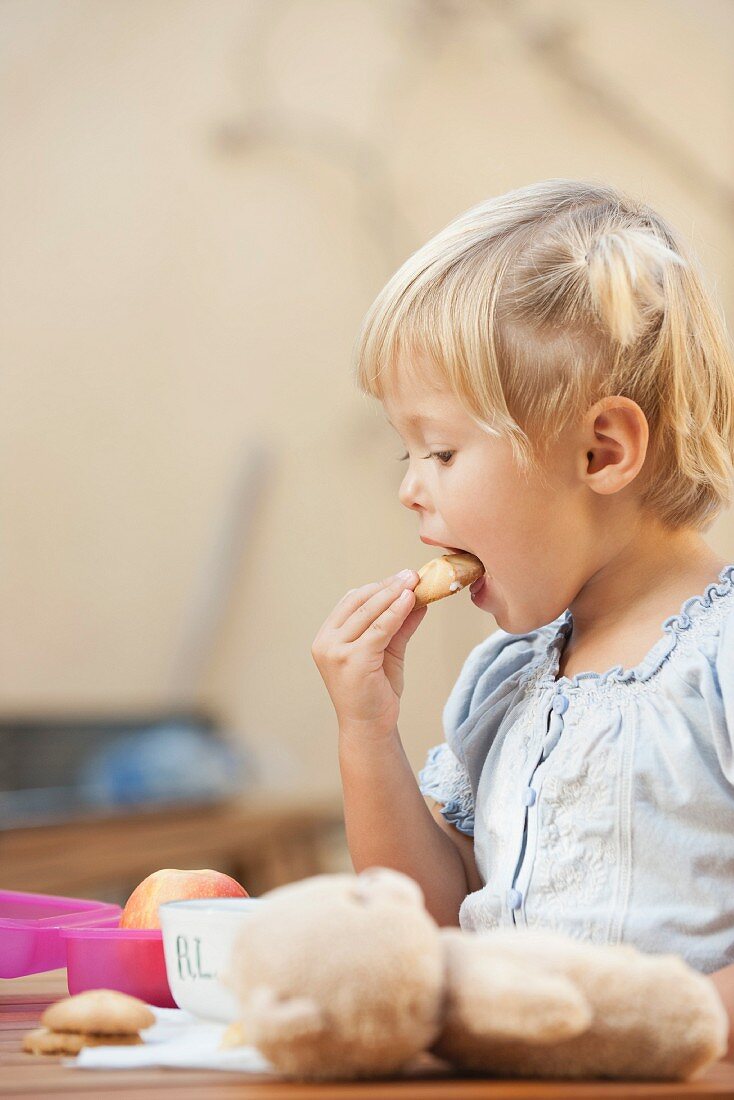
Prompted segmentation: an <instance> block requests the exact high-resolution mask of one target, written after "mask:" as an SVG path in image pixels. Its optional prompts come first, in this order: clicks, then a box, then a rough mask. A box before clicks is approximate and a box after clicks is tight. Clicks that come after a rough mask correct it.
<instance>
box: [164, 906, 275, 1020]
mask: <svg viewBox="0 0 734 1100" xmlns="http://www.w3.org/2000/svg"><path fill="white" fill-rule="evenodd" d="M261 903H262V899H261V898H189V899H187V900H185V901H166V902H164V903H163V904H162V905H161V906H160V907H159V910H158V912H159V917H160V922H161V929H162V932H163V952H164V955H165V958H166V974H167V975H168V984H169V986H170V987H171V994H172V995H173V999H174V1001H175V1002H176V1004H177V1005H178V1007H179V1008H185V1009H186V1010H187V1011H188V1012H192V1013H193V1014H194V1015H195V1016H201V1017H203V1018H204V1019H206V1020H219V1021H221V1022H222V1023H231V1022H232V1021H233V1020H236V1019H238V1018H239V1015H240V1011H239V1005H238V1003H237V1000H236V998H235V996H234V994H233V993H232V991H231V990H230V989H229V988H228V987H227V986H226V985H224V984H223V983H222V981H221V976H223V975H225V974H226V973H228V971H229V967H230V955H231V952H232V947H233V944H234V941H235V937H236V936H237V933H238V932H239V930H240V929H241V928H242V926H243V925H245V924H246V923H247V920H248V918H249V917H250V916H251V915H252V913H253V912H254V911H255V910H256V909H257V907H258V906H259V905H260V904H261Z"/></svg>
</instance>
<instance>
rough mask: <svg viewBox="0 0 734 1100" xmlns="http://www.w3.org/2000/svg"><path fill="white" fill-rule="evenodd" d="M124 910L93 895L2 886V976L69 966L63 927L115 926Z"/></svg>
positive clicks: (0, 965)
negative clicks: (71, 895)
mask: <svg viewBox="0 0 734 1100" xmlns="http://www.w3.org/2000/svg"><path fill="white" fill-rule="evenodd" d="M121 912H122V910H121V908H120V906H119V905H112V904H111V903H109V902H103V901H93V900H91V899H89V898H66V897H60V896H59V895H57V894H28V893H23V892H22V891H18V890H0V978H21V977H23V975H25V974H38V973H40V972H41V971H43V970H57V969H58V968H59V967H63V966H66V944H65V942H64V940H63V939H62V936H61V932H62V929H64V928H70V927H81V926H85V927H90V926H93V927H105V926H106V927H109V926H112V927H115V926H116V925H117V924H118V923H119V921H120V914H121Z"/></svg>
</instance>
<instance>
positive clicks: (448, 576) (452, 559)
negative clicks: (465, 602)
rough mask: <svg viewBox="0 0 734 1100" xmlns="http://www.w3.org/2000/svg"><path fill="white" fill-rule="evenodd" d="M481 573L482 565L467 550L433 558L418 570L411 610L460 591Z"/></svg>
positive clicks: (482, 571)
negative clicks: (413, 602)
mask: <svg viewBox="0 0 734 1100" xmlns="http://www.w3.org/2000/svg"><path fill="white" fill-rule="evenodd" d="M483 573H484V566H483V565H482V563H481V561H480V560H479V558H477V557H476V556H475V555H474V554H470V553H469V552H468V551H464V550H462V551H460V552H457V553H452V554H444V555H443V556H442V557H440V558H433V559H432V560H431V561H429V562H426V564H425V565H424V566H423V568H422V569H419V570H418V576H419V577H420V580H419V581H418V583H417V585H416V586H415V588H414V589H413V591H414V592H415V604H414V606H413V610H415V608H416V607H425V606H426V604H429V603H433V602H434V601H435V600H442V599H443V598H444V596H453V595H454V593H455V592H460V591H461V590H462V588H466V586H467V585H469V584H472V583H473V582H474V581H478V580H479V578H480V577H481V576H482V574H483Z"/></svg>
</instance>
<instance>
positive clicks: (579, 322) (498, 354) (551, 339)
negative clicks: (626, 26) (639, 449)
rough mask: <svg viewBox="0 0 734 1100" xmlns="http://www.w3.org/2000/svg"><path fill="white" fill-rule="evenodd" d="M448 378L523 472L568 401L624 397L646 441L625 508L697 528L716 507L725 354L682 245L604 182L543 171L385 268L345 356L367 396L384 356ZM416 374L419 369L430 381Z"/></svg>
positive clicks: (731, 424)
mask: <svg viewBox="0 0 734 1100" xmlns="http://www.w3.org/2000/svg"><path fill="white" fill-rule="evenodd" d="M420 357H425V360H426V361H427V363H428V366H429V374H430V375H434V373H435V377H436V378H437V380H438V381H439V383H440V384H442V385H446V386H448V388H449V389H450V390H451V392H453V393H454V394H455V395H456V397H457V398H458V399H459V400H460V401H461V403H462V405H463V406H464V407H465V409H466V410H467V412H468V413H469V414H470V415H471V416H472V418H473V419H474V421H475V422H476V423H477V424H478V425H479V426H480V427H482V428H483V430H485V431H486V432H487V433H489V434H492V435H495V436H504V437H505V438H509V440H510V441H511V443H512V449H513V452H514V455H515V458H516V461H517V463H518V465H519V466H520V468H521V470H523V471H524V472H525V474H526V475H527V474H528V472H529V471H530V470H531V469H534V470H536V472H541V471H542V461H543V458H544V455H545V451H546V449H547V448H548V447H550V445H551V444H552V443H553V442H554V441H557V440H558V439H559V437H560V436H561V435H562V433H563V431H564V429H565V428H566V427H567V426H568V425H569V424H570V423H572V422H574V421H575V420H576V418H577V417H578V416H579V414H580V413H583V412H585V411H586V410H587V409H588V408H589V407H590V406H591V405H593V404H594V403H596V402H597V401H599V400H601V399H602V398H604V397H611V396H616V395H621V396H625V397H627V398H630V399H631V400H633V401H635V402H636V403H637V404H638V405H639V406H640V408H641V409H642V411H643V413H644V414H645V416H646V418H647V421H648V426H649V430H650V442H649V447H648V453H647V456H646V459H645V464H644V466H643V470H644V471H645V473H646V478H645V479H644V482H642V484H643V485H644V488H643V489H642V491H641V494H640V505H641V507H643V508H646V509H648V510H649V511H651V512H653V513H654V514H656V515H657V516H658V517H659V519H660V520H661V521H662V522H663V523H664V524H665V525H666V526H669V527H679V526H684V525H686V526H688V525H690V526H693V527H695V528H700V529H704V530H705V529H706V528H707V527H708V526H709V525H710V524H711V523H712V522H713V520H714V519H715V518H716V515H717V514H718V513H719V511H721V509H722V508H726V507H728V506H729V504H730V501H731V495H732V476H733V474H734V363H733V361H732V355H731V349H730V347H729V345H728V340H727V334H726V327H725V322H724V318H723V315H722V314H721V313H720V311H719V309H718V308H717V306H716V304H715V302H714V300H713V298H712V296H711V295H710V294H709V292H708V291H707V290H706V287H705V285H704V280H703V276H702V275H701V273H700V271H699V269H698V266H697V263H696V261H695V260H694V258H693V256H692V254H690V253H689V252H686V251H685V250H684V248H683V245H682V243H681V242H680V241H679V240H678V238H677V236H676V234H675V232H674V230H673V229H672V228H671V226H670V225H669V224H668V223H667V222H666V221H665V220H664V219H663V218H662V217H661V216H660V215H659V214H657V213H656V212H655V211H654V210H651V209H650V208H649V207H648V206H646V205H644V204H643V203H641V202H636V201H635V200H633V199H630V198H628V197H626V196H624V195H622V194H620V193H619V192H618V191H616V190H615V189H614V188H612V187H608V186H605V185H597V184H594V183H589V182H584V181H578V180H566V179H551V180H546V181H544V182H541V183H537V184H534V185H532V186H530V187H523V188H520V189H518V190H516V191H510V192H508V193H507V194H505V195H500V196H498V197H497V198H493V199H489V200H487V201H484V202H481V203H479V204H478V205H476V206H474V207H472V208H471V209H470V210H467V211H466V213H464V214H462V215H460V216H459V217H458V218H456V219H455V220H454V221H453V222H451V224H450V225H448V226H446V228H445V229H443V230H442V231H441V232H440V233H438V234H437V235H436V236H435V237H433V238H432V239H431V240H429V241H428V242H427V244H425V245H423V247H422V248H420V249H419V250H418V251H417V252H415V253H414V254H413V255H412V256H411V257H410V258H409V259H408V260H407V261H406V262H405V263H404V264H403V265H402V267H401V268H400V269H399V270H398V271H397V272H396V273H395V275H393V277H392V278H391V279H390V281H389V282H388V283H387V285H386V286H385V287H384V288H383V290H382V291H381V292H380V294H379V295H378V296H377V298H376V299H375V301H374V303H373V304H372V306H371V307H370V309H369V311H368V313H367V315H366V316H365V318H364V321H363V323H362V327H361V329H360V332H359V335H358V337H357V341H356V344H355V353H354V367H355V373H356V379H357V384H358V386H359V388H360V389H361V391H362V392H363V393H365V394H368V395H370V396H372V397H377V398H380V399H382V398H383V395H384V393H385V380H386V379H387V381H388V382H389V380H390V372H391V371H394V370H397V369H398V363H400V364H401V367H400V369H408V370H415V371H420V369H421V368H420V366H419V365H418V360H419V358H420ZM429 384H430V378H429Z"/></svg>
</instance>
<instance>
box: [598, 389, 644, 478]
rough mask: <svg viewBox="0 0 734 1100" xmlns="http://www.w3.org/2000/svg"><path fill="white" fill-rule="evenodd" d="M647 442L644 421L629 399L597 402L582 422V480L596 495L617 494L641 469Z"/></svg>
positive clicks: (640, 412) (605, 399)
mask: <svg viewBox="0 0 734 1100" xmlns="http://www.w3.org/2000/svg"><path fill="white" fill-rule="evenodd" d="M649 438H650V430H649V427H648V423H647V417H646V416H645V414H644V413H643V411H642V409H641V408H640V406H639V405H638V404H637V403H636V402H635V401H632V400H630V398H628V397H605V398H604V399H603V400H602V401H598V402H597V403H596V404H595V405H592V407H591V408H590V409H589V411H588V412H587V414H586V417H585V418H584V428H583V431H582V446H583V454H582V456H581V463H582V467H583V474H582V476H583V480H584V481H585V482H586V484H587V485H588V486H589V488H590V489H593V491H594V492H595V493H600V494H602V495H605V496H606V495H609V494H611V493H618V492H619V490H620V489H624V488H625V487H626V486H627V485H629V484H630V483H631V482H632V481H634V479H635V478H636V477H637V475H638V474H639V472H640V470H641V469H642V467H643V464H644V462H645V458H646V456H647V448H648V442H649Z"/></svg>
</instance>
